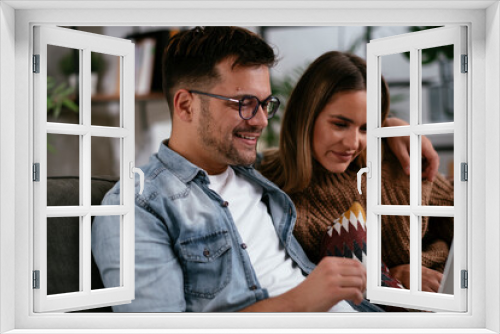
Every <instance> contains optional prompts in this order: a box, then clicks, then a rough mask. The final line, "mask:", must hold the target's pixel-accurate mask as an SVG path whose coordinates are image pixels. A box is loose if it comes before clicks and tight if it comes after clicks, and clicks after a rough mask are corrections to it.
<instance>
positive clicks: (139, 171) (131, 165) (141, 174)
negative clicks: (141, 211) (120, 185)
mask: <svg viewBox="0 0 500 334" xmlns="http://www.w3.org/2000/svg"><path fill="white" fill-rule="evenodd" d="M129 171H130V173H129V177H130V178H131V179H133V178H134V174H135V173H136V174H139V186H140V187H139V188H140V189H139V195H142V191H143V190H144V172H143V171H142V169H140V168H138V167H134V162H133V161H130V163H129Z"/></svg>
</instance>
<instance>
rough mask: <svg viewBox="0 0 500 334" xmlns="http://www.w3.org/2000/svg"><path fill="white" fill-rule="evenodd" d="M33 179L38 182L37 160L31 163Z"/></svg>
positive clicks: (38, 168)
mask: <svg viewBox="0 0 500 334" xmlns="http://www.w3.org/2000/svg"><path fill="white" fill-rule="evenodd" d="M33 181H35V182H40V164H39V163H38V162H36V163H34V164H33Z"/></svg>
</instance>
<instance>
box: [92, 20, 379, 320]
mask: <svg viewBox="0 0 500 334" xmlns="http://www.w3.org/2000/svg"><path fill="white" fill-rule="evenodd" d="M274 62H275V56H274V52H273V50H272V49H271V47H269V45H267V44H266V43H265V42H264V41H263V40H262V39H260V38H259V37H258V36H257V35H255V34H253V33H251V32H249V31H247V30H245V29H242V28H235V27H206V28H199V27H197V28H194V29H192V30H189V31H185V32H181V33H179V34H177V35H176V36H174V38H173V39H172V41H171V42H170V44H169V47H168V49H167V51H166V52H165V55H164V60H163V64H164V68H163V76H164V82H163V86H164V91H165V96H166V99H167V102H168V105H169V109H170V110H171V115H172V134H171V137H170V138H169V139H168V140H166V141H164V142H163V143H162V145H161V146H160V149H159V152H158V153H157V154H155V155H153V156H152V157H151V160H150V162H149V163H148V164H147V165H146V166H143V167H142V168H141V169H142V170H143V172H144V174H145V185H144V192H143V193H142V195H137V196H136V201H135V203H136V211H135V215H136V219H135V224H136V234H135V239H136V240H135V254H136V259H135V266H136V268H135V289H136V290H135V300H133V301H132V303H131V304H125V305H119V306H114V311H125V312H175V311H193V312H205V311H224V312H228V311H259V312H266V311H283V312H291V311H334V312H335V311H340V312H343V311H345V312H352V311H355V308H358V306H356V305H357V304H362V308H361V309H362V310H376V311H379V310H380V309H378V308H377V307H375V306H373V305H370V304H368V303H367V302H366V301H364V300H363V292H364V291H365V287H366V272H365V269H364V268H363V266H362V265H361V264H360V263H359V262H357V261H354V260H349V259H344V258H336V257H328V258H325V259H323V260H322V261H321V262H320V263H319V264H318V265H317V266H315V265H314V264H313V263H311V262H310V261H309V260H308V258H307V257H306V255H305V253H304V251H303V250H302V248H301V247H300V245H299V244H298V242H297V240H296V239H295V238H294V236H293V234H292V230H293V226H294V222H295V208H294V206H293V204H292V202H291V200H290V199H289V198H288V196H287V195H286V194H284V193H283V192H282V191H281V190H280V189H278V188H277V187H276V186H275V185H273V184H272V183H270V182H269V181H267V180H266V179H265V178H264V177H262V176H261V175H260V174H259V173H258V172H256V171H255V170H254V169H253V168H252V167H251V165H252V163H253V162H254V161H255V159H256V144H257V140H258V138H259V136H260V135H261V133H262V130H263V129H264V128H265V127H266V126H267V122H268V118H270V117H272V116H273V115H274V113H275V112H276V109H277V107H278V106H279V101H278V100H277V99H276V98H275V97H273V96H271V87H270V80H269V67H270V66H272V65H273V63H274ZM119 200H120V184H119V183H118V184H117V185H116V186H115V187H114V188H113V189H111V190H110V192H109V193H108V194H107V195H106V197H105V199H104V201H103V204H116V203H119ZM112 220H113V217H97V218H96V219H95V222H94V225H93V229H92V250H93V254H94V257H95V260H96V263H97V265H98V266H99V270H100V272H101V276H102V278H103V282H104V285H105V286H106V287H112V286H118V285H119V279H120V278H119V277H120V271H119V263H120V256H119V248H120V247H119V245H120V238H119V233H118V232H117V231H114V230H113V229H112V224H110V222H111V221H112ZM346 300H347V301H350V302H349V303H348V302H346Z"/></svg>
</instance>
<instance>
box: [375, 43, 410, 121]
mask: <svg viewBox="0 0 500 334" xmlns="http://www.w3.org/2000/svg"><path fill="white" fill-rule="evenodd" d="M380 58H381V73H382V76H383V77H384V78H385V81H386V82H387V85H388V86H389V92H390V94H389V95H390V112H389V115H390V116H393V117H398V118H400V119H402V120H404V121H405V122H407V123H410V53H409V52H408V53H396V54H392V55H387V56H382V57H380ZM383 92H384V91H383V90H382V92H381V93H382V94H381V101H380V102H381V104H382V105H381V111H382V117H383V111H384V98H383Z"/></svg>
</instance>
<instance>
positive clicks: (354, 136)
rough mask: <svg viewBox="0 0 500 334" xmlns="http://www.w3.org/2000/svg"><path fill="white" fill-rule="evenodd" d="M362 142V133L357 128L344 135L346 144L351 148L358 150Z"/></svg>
mask: <svg viewBox="0 0 500 334" xmlns="http://www.w3.org/2000/svg"><path fill="white" fill-rule="evenodd" d="M359 144H360V135H359V133H358V131H357V130H352V131H349V132H348V133H347V134H346V136H345V137H344V145H345V146H347V148H348V149H349V150H353V151H355V150H357V149H358V148H359Z"/></svg>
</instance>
